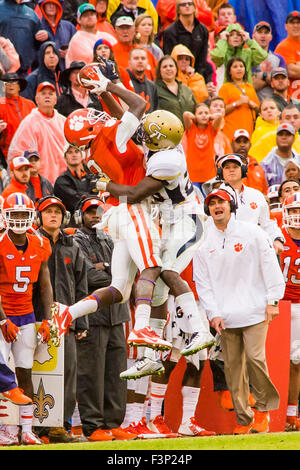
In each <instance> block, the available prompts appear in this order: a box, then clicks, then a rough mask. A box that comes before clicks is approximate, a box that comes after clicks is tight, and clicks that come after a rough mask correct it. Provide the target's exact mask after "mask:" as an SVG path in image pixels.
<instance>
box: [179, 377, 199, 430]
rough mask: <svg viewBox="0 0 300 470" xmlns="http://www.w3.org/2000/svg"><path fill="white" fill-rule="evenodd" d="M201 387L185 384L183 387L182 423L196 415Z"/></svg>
mask: <svg viewBox="0 0 300 470" xmlns="http://www.w3.org/2000/svg"><path fill="white" fill-rule="evenodd" d="M199 394H200V388H198V387H188V386H184V387H182V389H181V395H182V419H181V424H182V423H184V422H185V421H188V420H189V419H190V418H192V417H193V416H195V412H196V407H197V404H198V399H199Z"/></svg>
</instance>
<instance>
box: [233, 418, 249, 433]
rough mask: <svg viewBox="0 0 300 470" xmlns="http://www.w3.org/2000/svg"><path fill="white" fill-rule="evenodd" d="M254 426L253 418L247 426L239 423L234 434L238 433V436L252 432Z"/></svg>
mask: <svg viewBox="0 0 300 470" xmlns="http://www.w3.org/2000/svg"><path fill="white" fill-rule="evenodd" d="M252 426H253V420H252V421H251V423H250V424H248V425H246V426H244V425H242V424H238V425H237V426H236V428H234V430H233V434H235V435H238V436H240V435H242V434H250V433H251V429H252Z"/></svg>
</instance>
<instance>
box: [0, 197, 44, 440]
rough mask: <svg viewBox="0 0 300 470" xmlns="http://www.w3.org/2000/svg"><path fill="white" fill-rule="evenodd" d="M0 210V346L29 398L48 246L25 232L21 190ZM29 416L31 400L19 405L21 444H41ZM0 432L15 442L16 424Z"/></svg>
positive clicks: (27, 212) (28, 217) (29, 214)
mask: <svg viewBox="0 0 300 470" xmlns="http://www.w3.org/2000/svg"><path fill="white" fill-rule="evenodd" d="M2 215H3V219H4V224H5V231H4V232H3V234H2V235H1V237H0V295H1V304H2V305H1V308H0V325H1V332H0V343H1V344H0V347H1V351H2V353H3V355H4V360H5V361H6V362H8V358H9V355H10V353H12V355H13V358H14V362H15V367H16V377H17V381H18V385H19V387H21V388H22V389H23V390H24V392H25V394H26V395H27V396H28V397H29V398H30V399H32V398H33V385H32V379H31V370H32V366H33V356H34V351H35V348H36V346H37V340H38V339H39V340H40V341H42V342H43V343H47V342H48V341H49V340H50V333H49V319H50V305H51V304H52V302H53V294H52V287H51V282H50V276H49V271H48V266H47V260H48V258H49V256H50V254H51V248H50V245H49V243H48V242H47V240H42V239H41V237H39V236H37V235H35V234H30V233H28V230H30V229H31V228H32V224H33V220H34V215H35V211H34V206H33V202H32V201H31V199H29V197H28V196H27V195H26V194H22V193H13V194H10V195H9V196H8V197H7V198H6V199H5V200H4V202H3V204H2ZM34 283H38V286H39V289H40V292H41V297H42V305H43V310H44V320H43V321H42V324H41V326H40V328H39V331H38V335H37V334H36V327H35V321H36V320H35V314H34V310H33V305H32V290H33V284H34ZM32 421H33V404H31V405H26V406H20V424H21V428H22V431H21V439H20V443H21V444H25V445H31V444H41V441H40V440H39V439H38V438H37V437H36V436H35V434H34V433H33V432H32ZM5 433H6V434H7V435H8V437H9V438H10V439H11V440H12V441H13V442H12V443H14V444H19V437H18V433H19V427H18V426H6V427H5Z"/></svg>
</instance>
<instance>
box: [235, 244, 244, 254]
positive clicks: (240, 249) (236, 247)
mask: <svg viewBox="0 0 300 470" xmlns="http://www.w3.org/2000/svg"><path fill="white" fill-rule="evenodd" d="M242 249H243V245H242V244H241V243H237V244H236V245H234V250H235V251H237V252H239V251H242Z"/></svg>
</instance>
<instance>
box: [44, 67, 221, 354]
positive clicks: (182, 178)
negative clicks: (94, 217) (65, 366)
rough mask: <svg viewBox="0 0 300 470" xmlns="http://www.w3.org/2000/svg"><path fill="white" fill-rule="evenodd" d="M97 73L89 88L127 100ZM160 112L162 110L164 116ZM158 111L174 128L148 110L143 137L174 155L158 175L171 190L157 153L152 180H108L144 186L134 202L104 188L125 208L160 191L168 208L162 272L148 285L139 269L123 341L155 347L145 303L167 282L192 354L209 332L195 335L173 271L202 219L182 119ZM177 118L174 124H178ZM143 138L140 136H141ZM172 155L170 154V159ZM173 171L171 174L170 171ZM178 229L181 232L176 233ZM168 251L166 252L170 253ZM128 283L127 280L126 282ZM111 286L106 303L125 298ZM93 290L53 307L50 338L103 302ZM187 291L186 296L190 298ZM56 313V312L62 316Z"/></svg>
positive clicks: (160, 299)
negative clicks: (187, 327) (187, 326)
mask: <svg viewBox="0 0 300 470" xmlns="http://www.w3.org/2000/svg"><path fill="white" fill-rule="evenodd" d="M97 78H98V79H97V80H95V81H91V80H87V85H88V86H91V84H93V85H94V89H93V91H94V92H96V93H98V94H101V93H103V92H104V91H108V92H111V93H113V94H114V95H116V96H118V97H120V98H121V99H122V100H123V101H125V102H126V101H127V104H129V102H128V99H129V98H130V95H128V94H132V93H131V92H129V91H128V90H124V89H122V88H120V87H119V86H118V85H116V84H113V83H111V82H110V80H108V79H106V78H105V77H104V76H103V75H102V74H101V72H98V77H97ZM82 82H84V80H83V79H82ZM138 98H140V97H138V95H135V100H136V99H138ZM130 113H132V114H135V118H136V117H139V119H140V118H141V115H140V114H141V107H139V113H138V114H137V113H135V110H134V108H133V107H132V106H131V107H130V108H129V110H128V111H127V112H126V113H125V114H124V116H125V115H126V114H127V115H128V114H130ZM165 113H167V115H166V114H165ZM152 114H153V113H152ZM148 116H150V115H148ZM160 116H161V118H162V119H164V118H167V119H168V120H169V128H170V127H172V126H173V124H174V125H175V128H174V132H170V131H169V132H168V135H165V134H163V133H161V132H160V131H159V126H160V123H159V121H157V120H156V118H155V117H154V115H153V116H152V115H151V118H152V117H153V119H154V121H156V122H154V121H152V120H151V121H149V128H148V131H149V132H148V136H147V139H148V142H146V145H147V146H148V148H150V147H151V146H152V145H153V150H155V151H157V150H166V149H168V148H169V149H174V154H172V155H169V158H167V161H168V167H167V168H166V169H163V173H162V172H161V170H162V168H161V166H160V167H159V172H160V177H161V179H162V180H163V181H167V180H168V179H169V177H170V181H171V180H173V181H171V186H170V188H171V191H172V192H171V195H172V198H171V197H170V195H169V188H168V187H166V189H165V190H164V184H163V183H162V182H159V175H158V174H157V165H156V163H157V162H158V160H160V159H159V158H153V161H152V162H151V168H152V169H151V172H153V171H154V172H155V174H156V176H157V178H156V179H154V178H152V177H150V176H145V177H144V178H141V181H140V182H135V184H134V183H133V182H131V184H130V183H129V184H128V185H127V182H126V181H124V183H125V184H126V185H125V186H118V185H116V184H114V187H116V188H117V187H118V188H119V189H120V188H138V189H139V188H140V185H142V186H143V187H144V191H143V194H141V195H140V194H139V195H138V197H137V198H135V200H134V201H132V200H130V197H129V198H128V195H127V192H126V191H123V193H122V194H114V193H113V192H112V191H108V192H110V193H111V194H112V195H113V196H115V197H116V198H118V199H122V196H124V198H125V197H126V198H127V204H130V207H131V208H133V207H134V206H135V205H136V204H138V203H145V201H147V198H149V197H150V196H152V195H154V194H155V193H158V192H160V193H159V194H157V198H158V200H157V202H158V204H159V205H160V206H161V207H163V208H166V210H162V211H161V213H164V214H165V216H166V217H168V215H167V212H168V208H169V207H170V208H171V212H170V216H171V219H170V221H171V223H170V224H169V222H168V223H165V224H164V225H163V227H164V228H163V237H164V236H165V237H166V238H165V246H164V247H163V249H162V250H161V251H160V256H163V257H164V261H163V263H164V265H165V273H164V275H163V280H162V279H160V278H159V279H158V281H157V283H156V287H155V288H154V286H155V280H156V278H155V279H152V280H151V279H149V278H146V276H145V275H144V272H143V273H142V274H143V277H142V284H141V286H142V287H141V288H140V291H138V292H141V295H137V299H136V302H137V303H138V305H137V309H136V324H135V329H134V330H133V331H132V332H131V334H130V335H129V338H128V342H129V344H133V345H137V346H149V347H154V348H156V347H157V344H158V343H157V340H156V339H155V341H156V342H155V344H154V343H152V340H151V338H149V337H148V335H147V331H148V329H149V326H148V325H149V318H150V313H151V306H158V307H159V306H162V305H163V304H165V302H166V300H167V297H168V287H167V286H172V289H175V293H176V297H179V296H180V302H181V307H182V309H183V310H184V311H185V312H186V315H187V316H188V317H189V321H190V323H192V322H193V325H192V326H191V332H193V333H194V332H195V333H196V334H195V336H194V338H193V340H192V341H191V344H190V345H189V347H187V348H186V351H183V354H194V353H195V352H197V350H199V349H202V348H205V347H208V346H209V345H210V344H212V342H214V339H213V337H209V338H207V335H205V338H204V337H203V335H202V336H201V334H199V333H200V332H202V331H203V324H202V322H201V319H200V318H199V315H198V311H197V307H196V304H195V300H194V298H193V295H192V294H191V292H190V291H189V289H188V288H187V286H186V284H185V283H183V282H182V280H181V278H180V275H179V271H180V270H182V269H184V267H185V266H186V264H188V262H189V259H190V258H188V254H189V252H190V251H191V248H192V246H193V245H194V244H195V243H196V242H199V241H200V239H201V236H202V233H203V227H202V223H201V220H200V217H199V215H197V214H196V212H197V210H196V207H197V204H196V198H195V194H194V193H193V188H192V185H191V183H190V182H189V179H188V174H187V170H186V163H185V156H184V154H183V152H182V149H181V148H180V147H178V144H179V142H180V140H181V138H182V134H183V128H182V124H181V122H180V121H179V120H178V119H177V118H176V117H175V116H174V115H173V114H172V113H168V112H166V111H162V112H161V115H160ZM147 119H148V117H147V118H146V120H145V123H144V124H143V125H142V126H141V128H142V129H146V127H147V122H148V121H147ZM170 119H171V121H170ZM122 120H123V122H124V118H122ZM178 121H179V123H180V125H178ZM166 125H167V123H166ZM152 126H154V127H153V130H154V134H153V130H152ZM157 126H158V127H157ZM100 132H101V130H100ZM152 134H153V135H154V137H155V138H154V139H151V137H150V136H151V135H152ZM131 135H132V134H131ZM143 137H146V136H145V135H144V136H143ZM161 137H162V138H161ZM67 138H68V137H67ZM94 138H95V132H94V134H93V136H92V137H91V139H90V140H92V139H94ZM70 143H72V141H71V140H70ZM123 143H124V140H123ZM77 145H78V144H77ZM114 145H115V143H114ZM149 145H150V147H149ZM99 150H100V149H99ZM120 150H121V151H120ZM124 150H125V151H126V142H125V147H124V146H123V147H122V148H121V149H119V155H118V157H117V159H118V160H119V157H120V154H122V153H124ZM159 153H162V152H158V153H157V155H158V154H159ZM175 156H176V158H174V157H175ZM95 157H96V156H95V155H94V159H95ZM161 157H162V155H161ZM171 161H174V164H173V165H172V164H171ZM175 161H176V163H175ZM119 162H120V160H119ZM153 165H154V167H153ZM94 167H95V165H94ZM90 168H92V166H90ZM98 168H99V169H100V168H101V169H102V167H101V166H100V165H98ZM108 170H109V169H108ZM174 171H175V172H176V173H174ZM106 173H107V171H106ZM109 179H110V176H109V175H108V179H107V177H105V178H104V180H103V181H102V182H101V181H100V185H99V186H98V189H99V190H100V191H106V183H107V181H108V180H109ZM175 180H176V181H175ZM150 182H151V183H152V185H151V186H149V183H150ZM153 183H155V186H153ZM111 184H113V183H111ZM179 193H180V194H179ZM140 196H141V197H140ZM162 202H165V204H161V203H162ZM182 203H184V205H183V206H184V208H186V209H187V211H186V213H184V211H183V213H184V216H183V217H181V216H180V215H179V214H181V212H182V211H180V208H179V209H178V210H177V208H175V210H174V207H175V206H177V205H179V204H182ZM128 207H129V206H127V205H126V209H127V208H128ZM192 208H194V209H192ZM197 209H198V208H197ZM127 210H128V209H127ZM129 210H130V209H129ZM188 212H189V213H188ZM165 216H164V217H165ZM114 217H115V214H112V215H111V217H110V218H112V219H113V218H114ZM183 221H184V228H183V227H182V223H183ZM116 222H117V223H114V227H115V230H120V227H121V225H120V224H122V219H120V218H118V220H117V221H116ZM175 222H176V223H177V225H176V227H175ZM123 224H124V221H123ZM152 225H153V224H152ZM108 227H109V231H110V225H109V222H108ZM168 227H170V229H171V231H170V233H168V232H169V228H168ZM178 234H181V236H180V237H179V240H178V239H177V240H176V235H178ZM182 234H184V235H183V236H182ZM113 238H114V237H113ZM126 240H128V235H127V237H124V244H126V243H127V242H126ZM152 241H153V239H152ZM171 241H172V244H171V243H170V242H171ZM160 242H161V241H160ZM171 252H172V254H171V255H170V253H171ZM113 256H114V255H113ZM123 258H124V255H123V257H122V256H120V258H119V260H117V261H116V265H115V267H116V270H117V269H118V267H119V266H120V262H121V261H123ZM175 258H176V266H174V262H175ZM128 260H129V257H128ZM112 268H113V263H112ZM175 270H177V271H178V272H176V271H175ZM113 277H114V276H113ZM132 281H133V279H132ZM149 281H150V282H149ZM151 281H152V284H153V285H152V290H151V289H149V287H147V286H149V284H150V283H151ZM163 281H164V282H163ZM175 281H176V282H175ZM138 284H139V283H138ZM146 284H147V286H146ZM126 285H129V284H128V283H126ZM130 285H132V282H131V284H130ZM112 286H113V287H115V286H114V284H113V282H112ZM153 288H154V293H153ZM114 291H117V295H115V297H114V298H113V299H111V295H110V302H111V301H117V302H118V301H120V300H122V298H123V299H124V298H125V296H124V295H122V292H121V297H120V296H118V292H119V293H120V290H119V289H118V287H117V288H115V289H114ZM98 294H99V290H98V291H96V292H95V293H94V294H92V295H91V296H89V298H88V299H84V300H83V301H81V302H80V303H78V304H75V305H73V306H71V307H70V308H66V307H65V306H62V308H58V309H57V311H56V312H54V315H53V317H52V318H53V322H52V325H53V330H52V331H53V337H54V336H56V337H57V338H58V337H60V336H61V335H62V334H64V333H65V332H66V330H67V328H68V325H69V324H70V323H71V322H72V320H73V319H75V318H77V317H78V316H82V315H86V314H88V313H92V311H95V309H97V308H99V304H100V306H101V305H104V304H103V299H102V298H101V299H100V302H99V301H98V300H99V298H98ZM100 294H101V293H100ZM128 294H129V292H128ZM152 294H153V297H152ZM190 294H191V295H192V298H191V296H190ZM192 299H193V300H194V302H193V301H192ZM105 301H107V299H104V302H105ZM58 307H59V306H58ZM60 313H62V315H61V314H60ZM150 330H151V329H150ZM151 335H152V330H151ZM156 336H157V335H156ZM160 342H161V344H162V347H160V349H170V348H171V344H170V343H167V342H163V340H161V341H160Z"/></svg>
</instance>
